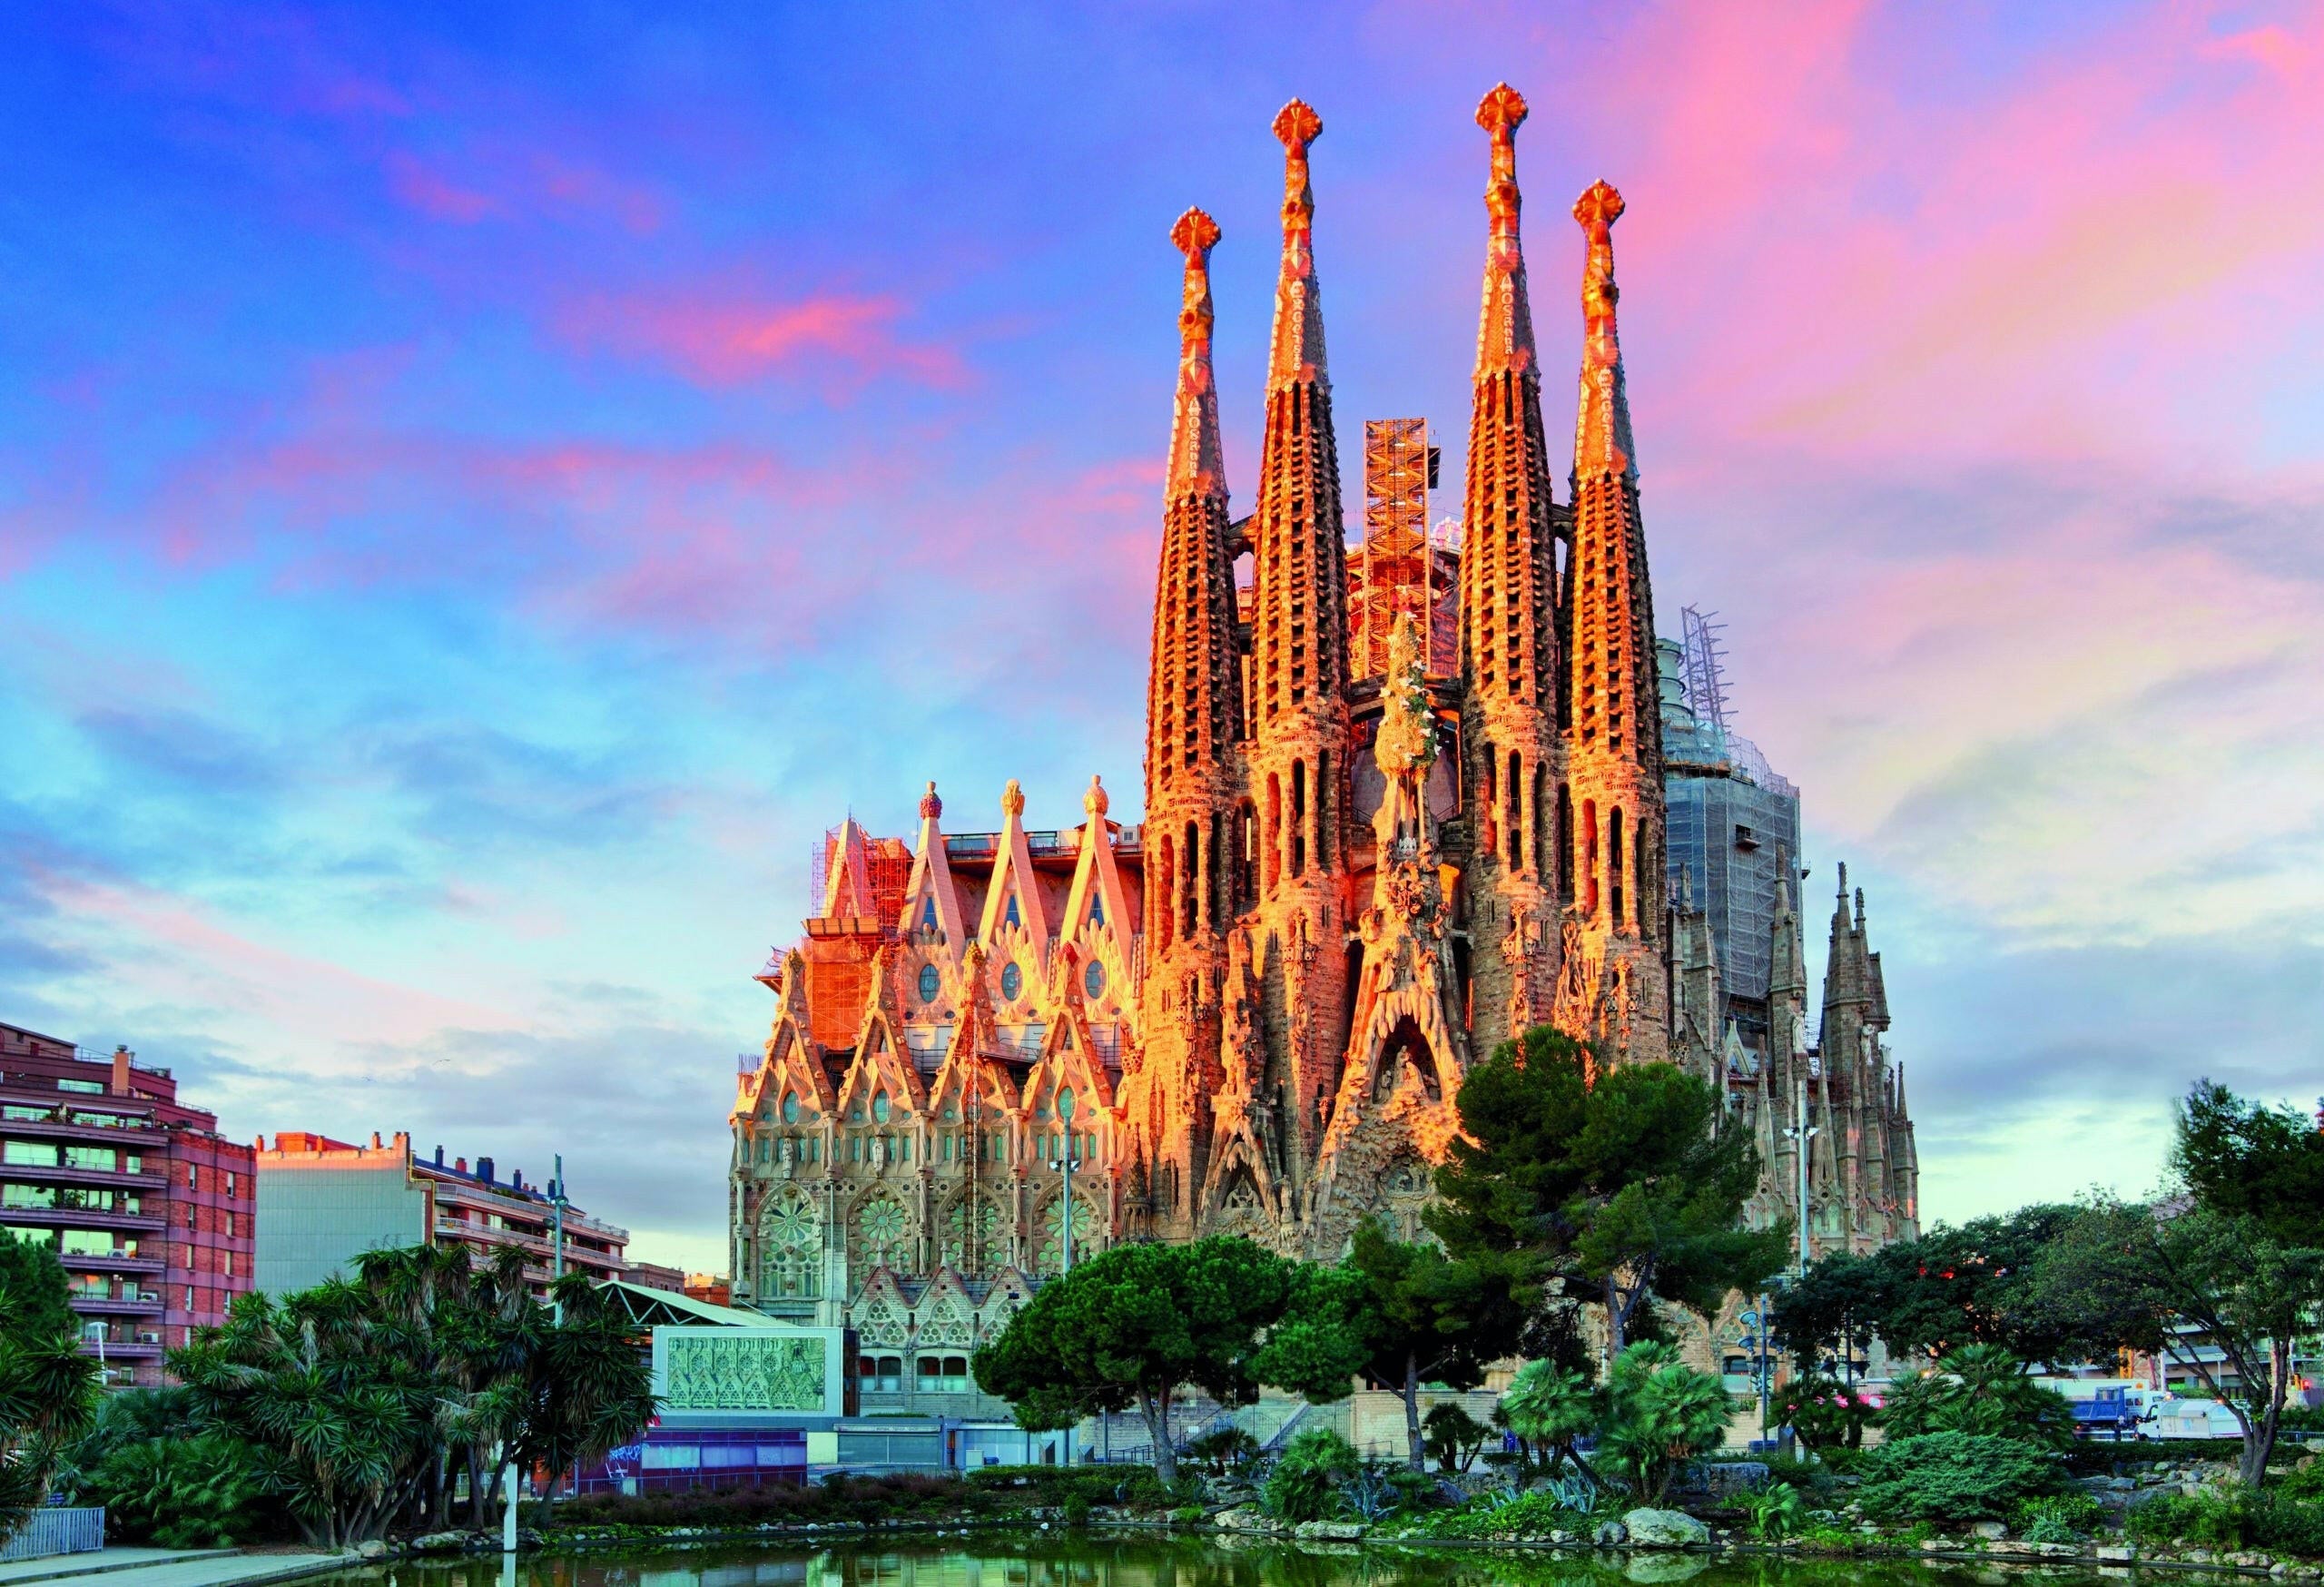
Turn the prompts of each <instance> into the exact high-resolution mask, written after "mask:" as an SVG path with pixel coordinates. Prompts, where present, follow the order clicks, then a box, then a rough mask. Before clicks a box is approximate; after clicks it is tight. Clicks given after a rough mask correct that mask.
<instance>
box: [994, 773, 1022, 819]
mask: <svg viewBox="0 0 2324 1587" xmlns="http://www.w3.org/2000/svg"><path fill="white" fill-rule="evenodd" d="M1000 813H1001V814H1003V815H1006V816H1009V818H1011V819H1012V820H1013V819H1014V818H1016V817H1018V816H1020V815H1022V814H1024V813H1025V790H1024V789H1023V788H1021V787H1019V785H1018V783H1017V779H1016V778H1014V777H1011V778H1009V786H1007V787H1006V788H1003V789H1002V790H1001V791H1000Z"/></svg>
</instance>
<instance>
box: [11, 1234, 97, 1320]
mask: <svg viewBox="0 0 2324 1587" xmlns="http://www.w3.org/2000/svg"><path fill="white" fill-rule="evenodd" d="M0 1313H5V1316H0V1326H5V1328H6V1330H7V1331H8V1332H9V1333H10V1334H12V1335H14V1336H16V1337H18V1338H20V1339H25V1340H54V1339H62V1338H69V1337H77V1336H79V1334H80V1331H81V1319H80V1318H79V1317H77V1316H74V1313H73V1306H72V1302H71V1298H70V1284H69V1282H68V1281H67V1279H66V1278H65V1277H64V1266H63V1265H62V1264H61V1263H59V1262H58V1261H57V1259H56V1247H54V1245H52V1244H50V1242H48V1241H47V1240H44V1239H35V1240H24V1239H18V1238H17V1237H15V1236H14V1235H12V1234H10V1233H8V1232H7V1231H6V1230H5V1229H0Z"/></svg>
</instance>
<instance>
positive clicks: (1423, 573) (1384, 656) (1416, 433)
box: [1348, 419, 1457, 678]
mask: <svg viewBox="0 0 2324 1587" xmlns="http://www.w3.org/2000/svg"><path fill="white" fill-rule="evenodd" d="M1436 466H1437V449H1435V448H1434V447H1433V446H1431V445H1429V444H1428V420H1426V419H1365V420H1364V545H1363V547H1362V548H1361V549H1360V550H1358V551H1357V552H1356V554H1355V556H1354V557H1351V558H1350V559H1349V560H1350V566H1349V568H1348V583H1349V585H1350V586H1351V588H1350V590H1349V592H1348V593H1349V596H1350V600H1349V603H1348V605H1349V607H1350V612H1351V616H1352V618H1353V620H1352V622H1351V623H1350V625H1349V626H1350V627H1351V628H1352V629H1353V630H1354V632H1353V633H1351V634H1350V635H1349V636H1348V638H1349V646H1348V648H1349V657H1348V659H1349V661H1350V663H1351V667H1350V670H1351V671H1352V672H1353V673H1354V675H1355V676H1357V677H1359V678H1370V677H1379V676H1381V675H1384V674H1385V673H1386V672H1387V670H1388V636H1390V635H1391V634H1392V633H1393V632H1394V631H1395V627H1396V625H1397V624H1398V623H1400V622H1402V621H1403V619H1404V617H1405V616H1408V615H1409V616H1413V617H1417V618H1418V619H1419V620H1420V624H1421V630H1422V632H1423V634H1424V635H1426V636H1427V640H1428V657H1427V666H1428V670H1429V671H1430V672H1432V673H1434V674H1437V675H1446V674H1449V673H1450V672H1451V671H1452V651H1451V641H1452V638H1453V629H1454V625H1455V624H1456V623H1457V617H1455V616H1453V615H1452V601H1450V600H1448V599H1447V598H1446V597H1447V596H1450V595H1452V587H1451V581H1450V580H1449V579H1448V578H1447V577H1446V571H1447V567H1449V564H1450V557H1448V556H1447V554H1446V553H1445V552H1444V551H1443V549H1442V548H1441V547H1439V546H1438V545H1437V543H1436V538H1437V537H1436V536H1435V535H1434V534H1433V533H1432V532H1431V530H1430V528H1429V523H1428V493H1429V489H1430V488H1431V487H1433V485H1435V483H1436Z"/></svg>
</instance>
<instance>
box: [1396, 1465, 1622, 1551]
mask: <svg viewBox="0 0 2324 1587" xmlns="http://www.w3.org/2000/svg"><path fill="white" fill-rule="evenodd" d="M1599 1492H1600V1490H1598V1489H1597V1488H1596V1487H1595V1486H1594V1485H1592V1484H1590V1481H1589V1480H1588V1479H1587V1478H1585V1477H1562V1478H1557V1479H1554V1480H1552V1481H1551V1483H1549V1484H1547V1485H1546V1486H1545V1487H1543V1488H1542V1489H1541V1490H1540V1491H1538V1492H1535V1493H1519V1494H1513V1495H1512V1494H1509V1493H1482V1494H1480V1495H1478V1496H1477V1497H1476V1498H1474V1499H1472V1500H1470V1501H1469V1502H1468V1503H1466V1504H1463V1505H1462V1506H1460V1507H1459V1508H1458V1509H1452V1510H1442V1511H1439V1512H1437V1513H1435V1514H1433V1515H1429V1516H1426V1517H1424V1518H1423V1519H1422V1520H1420V1521H1418V1522H1416V1523H1413V1524H1412V1525H1411V1526H1408V1527H1406V1528H1405V1530H1404V1535H1405V1536H1407V1537H1444V1538H1472V1539H1479V1540H1493V1539H1511V1538H1527V1537H1540V1536H1541V1535H1542V1534H1544V1533H1551V1532H1573V1531H1578V1530H1584V1529H1586V1528H1587V1527H1588V1525H1589V1522H1590V1510H1591V1508H1592V1506H1593V1505H1594V1504H1595V1503H1596V1502H1597V1496H1598V1493H1599Z"/></svg>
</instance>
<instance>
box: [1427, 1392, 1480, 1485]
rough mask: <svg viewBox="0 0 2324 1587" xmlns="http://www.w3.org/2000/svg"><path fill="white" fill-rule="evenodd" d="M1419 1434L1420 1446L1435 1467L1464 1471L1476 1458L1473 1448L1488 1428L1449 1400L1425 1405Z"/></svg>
mask: <svg viewBox="0 0 2324 1587" xmlns="http://www.w3.org/2000/svg"><path fill="white" fill-rule="evenodd" d="M1421 1429H1422V1432H1423V1438H1422V1441H1421V1449H1422V1452H1423V1454H1426V1455H1427V1456H1428V1458H1429V1459H1431V1460H1433V1461H1434V1462H1435V1463H1436V1464H1437V1466H1438V1467H1439V1469H1441V1470H1443V1471H1448V1472H1465V1471H1467V1470H1468V1469H1469V1467H1470V1465H1471V1464H1473V1463H1474V1462H1475V1460H1476V1458H1477V1452H1478V1451H1479V1450H1481V1449H1482V1448H1483V1447H1484V1445H1485V1440H1486V1439H1488V1438H1491V1437H1492V1428H1490V1427H1488V1426H1486V1425H1485V1424H1483V1423H1482V1422H1480V1421H1478V1420H1477V1419H1476V1418H1475V1417H1474V1416H1472V1415H1469V1413H1468V1411H1467V1409H1466V1408H1464V1407H1463V1406H1462V1405H1457V1404H1455V1403H1454V1402H1452V1401H1451V1400H1447V1401H1445V1402H1444V1403H1443V1405H1433V1406H1431V1407H1430V1408H1429V1413H1428V1415H1427V1416H1426V1417H1425V1418H1424V1419H1423V1421H1422V1423H1421Z"/></svg>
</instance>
